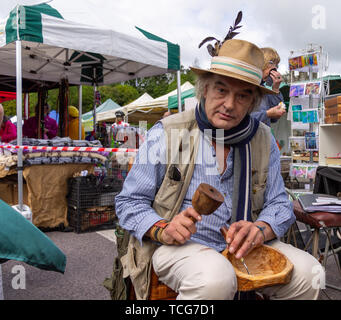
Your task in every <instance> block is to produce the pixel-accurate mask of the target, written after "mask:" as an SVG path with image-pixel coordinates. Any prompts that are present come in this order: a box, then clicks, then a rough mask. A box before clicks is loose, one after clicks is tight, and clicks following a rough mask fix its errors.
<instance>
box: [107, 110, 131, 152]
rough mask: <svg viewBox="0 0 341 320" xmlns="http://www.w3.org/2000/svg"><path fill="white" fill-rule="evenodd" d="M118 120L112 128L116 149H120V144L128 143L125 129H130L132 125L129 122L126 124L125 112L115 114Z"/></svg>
mask: <svg viewBox="0 0 341 320" xmlns="http://www.w3.org/2000/svg"><path fill="white" fill-rule="evenodd" d="M115 116H116V120H115V122H114V123H113V125H112V126H111V128H112V136H113V143H114V146H115V147H118V146H119V145H120V144H122V143H124V142H126V140H127V136H126V132H125V130H124V129H125V128H128V127H129V126H130V125H129V123H128V122H124V116H125V114H124V112H123V111H120V110H119V111H116V112H115Z"/></svg>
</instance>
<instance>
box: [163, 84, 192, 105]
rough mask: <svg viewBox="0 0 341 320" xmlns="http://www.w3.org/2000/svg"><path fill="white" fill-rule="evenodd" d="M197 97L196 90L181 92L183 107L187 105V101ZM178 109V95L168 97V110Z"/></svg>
mask: <svg viewBox="0 0 341 320" xmlns="http://www.w3.org/2000/svg"><path fill="white" fill-rule="evenodd" d="M191 97H195V88H192V89H189V90H186V91H184V92H181V105H183V104H184V103H185V99H187V98H191ZM177 108H178V95H177V94H175V95H173V96H170V97H168V109H177Z"/></svg>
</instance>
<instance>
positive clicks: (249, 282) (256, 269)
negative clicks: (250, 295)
mask: <svg viewBox="0 0 341 320" xmlns="http://www.w3.org/2000/svg"><path fill="white" fill-rule="evenodd" d="M222 254H223V255H224V256H225V257H226V258H227V259H229V261H230V262H231V263H232V266H233V268H234V270H235V272H236V276H237V281H238V291H252V290H257V289H261V288H265V287H269V286H274V285H278V284H286V283H289V282H290V280H291V276H292V271H293V268H294V266H293V264H292V263H291V262H290V261H289V259H288V258H287V257H286V256H285V255H284V254H283V253H281V252H280V251H278V250H276V249H274V248H272V247H269V246H267V245H262V246H260V247H257V248H255V249H253V250H252V251H251V252H250V253H249V254H248V255H247V256H246V257H244V261H245V263H246V265H247V267H248V269H249V272H250V275H249V274H248V273H247V271H246V269H245V267H244V266H243V264H242V262H241V261H240V260H239V259H236V258H235V255H234V254H230V253H229V252H228V250H227V249H225V250H224V251H223V252H222Z"/></svg>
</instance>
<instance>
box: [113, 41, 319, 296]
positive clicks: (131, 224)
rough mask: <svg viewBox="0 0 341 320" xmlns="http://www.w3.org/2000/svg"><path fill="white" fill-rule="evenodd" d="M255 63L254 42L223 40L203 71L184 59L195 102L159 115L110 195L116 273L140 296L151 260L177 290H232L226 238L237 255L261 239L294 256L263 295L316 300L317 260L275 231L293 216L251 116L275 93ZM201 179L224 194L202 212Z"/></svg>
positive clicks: (273, 156)
mask: <svg viewBox="0 0 341 320" xmlns="http://www.w3.org/2000/svg"><path fill="white" fill-rule="evenodd" d="M263 63H264V57H263V53H262V51H261V50H260V49H259V48H258V47H257V46H255V45H254V44H252V43H250V42H247V41H243V40H235V39H233V40H227V41H225V42H224V43H223V44H222V46H221V48H220V50H219V51H218V55H216V56H214V57H213V58H212V61H211V68H210V69H209V70H202V69H197V68H192V70H193V71H194V72H195V73H196V74H197V75H198V76H199V78H198V82H197V98H198V101H199V104H198V105H197V107H196V109H195V110H190V111H186V112H183V113H179V114H176V115H173V116H172V117H167V118H165V119H162V120H161V121H160V122H158V123H157V124H156V125H155V126H154V127H153V128H152V129H151V130H150V131H149V132H148V136H147V140H146V142H145V143H144V144H143V145H142V146H141V147H140V150H139V153H138V155H137V157H136V159H135V163H134V165H133V167H132V169H131V171H130V172H129V174H128V176H127V178H126V180H125V183H124V186H123V190H122V192H121V193H120V194H119V195H118V196H117V197H116V212H117V215H118V218H119V222H120V225H121V226H122V227H123V228H124V229H125V230H128V231H129V232H130V234H131V237H130V242H129V245H128V252H127V254H126V255H125V256H123V257H122V259H121V262H122V265H123V270H124V273H123V276H124V277H127V276H130V279H131V280H132V283H133V285H134V288H135V293H136V296H137V298H138V299H146V298H147V297H148V289H149V281H150V270H151V266H152V267H153V268H154V271H155V273H156V274H157V275H158V277H159V280H160V281H162V282H164V283H165V284H166V285H167V286H169V287H170V288H172V289H173V290H174V291H176V292H177V293H178V297H177V298H178V299H190V300H191V299H208V300H210V299H226V300H228V299H233V297H234V296H235V293H236V290H237V281H236V275H235V272H234V269H233V267H232V265H231V263H230V262H229V261H228V260H227V259H225V258H224V256H223V255H222V254H221V251H223V250H224V249H225V248H226V242H227V243H228V248H229V251H230V252H231V253H232V254H235V256H236V258H241V257H244V256H246V255H247V254H248V253H249V252H250V251H251V250H252V249H253V248H255V247H257V246H260V245H262V244H263V243H266V244H268V245H270V246H272V247H274V248H276V249H279V250H280V251H281V252H282V253H283V254H285V255H286V256H287V257H288V258H289V259H290V260H291V262H292V263H293V264H294V271H293V275H292V280H291V282H290V283H289V284H286V285H277V286H273V287H268V288H265V289H263V290H262V292H263V293H264V294H266V295H268V296H270V297H271V298H272V299H317V297H318V294H319V289H318V288H316V287H315V286H313V285H312V279H313V277H314V274H313V272H312V270H313V268H314V266H316V265H319V263H318V261H317V260H316V259H315V258H314V257H312V256H311V255H309V254H308V253H306V252H304V251H301V250H299V249H297V248H294V247H292V246H291V245H288V244H285V243H282V242H280V241H279V240H278V238H279V237H282V236H283V235H284V234H285V232H286V231H287V230H288V228H289V227H290V226H291V224H292V223H293V222H294V221H295V216H294V214H293V211H292V204H291V202H290V201H289V200H288V197H287V195H286V192H285V188H284V184H283V180H282V178H281V175H280V174H278V172H279V171H280V157H279V151H278V148H277V146H276V143H275V140H274V138H273V137H272V135H271V133H270V129H269V127H267V126H266V125H264V124H263V123H261V122H259V121H258V120H256V119H254V118H252V117H250V115H249V114H250V113H251V112H252V110H253V109H254V108H255V107H256V106H257V104H259V102H260V101H261V99H262V96H263V94H272V93H274V92H273V91H271V90H269V89H266V88H264V87H263V86H261V80H262V67H263ZM200 183H207V184H209V185H211V186H213V187H215V188H216V189H217V190H219V191H220V193H221V194H222V195H223V196H224V202H223V204H222V205H221V206H220V207H219V208H218V209H217V210H216V211H215V212H214V213H213V214H211V215H209V216H201V215H200V214H199V213H198V212H196V211H195V210H194V209H193V207H192V204H191V200H192V197H193V194H194V192H195V190H196V189H197V187H198V186H199V184H200ZM224 226H225V227H226V228H228V233H227V236H226V238H224V237H223V236H222V234H221V233H220V229H221V228H222V227H224ZM322 276H324V273H323V272H322Z"/></svg>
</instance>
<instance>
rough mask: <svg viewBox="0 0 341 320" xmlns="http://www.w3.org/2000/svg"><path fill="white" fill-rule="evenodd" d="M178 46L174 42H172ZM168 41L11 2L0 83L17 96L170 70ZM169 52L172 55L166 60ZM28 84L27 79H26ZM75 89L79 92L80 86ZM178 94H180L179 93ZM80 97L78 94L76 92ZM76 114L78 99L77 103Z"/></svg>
mask: <svg viewBox="0 0 341 320" xmlns="http://www.w3.org/2000/svg"><path fill="white" fill-rule="evenodd" d="M177 47H178V46H177ZM172 49H174V45H173V46H169V45H168V43H164V42H159V41H154V40H149V39H137V38H134V37H132V36H128V35H125V34H122V33H119V32H116V31H113V30H106V29H101V28H98V27H93V26H88V25H83V24H78V23H74V22H72V21H67V20H64V19H63V17H62V15H61V14H60V13H59V12H58V11H57V10H55V9H54V8H52V7H51V6H49V5H48V4H39V5H33V6H22V5H17V6H16V7H15V8H14V9H13V10H12V11H11V12H10V13H9V15H8V16H7V18H6V19H5V20H3V21H0V81H1V83H2V85H4V84H5V85H6V86H8V87H10V88H12V90H13V87H14V88H16V94H17V97H21V96H22V92H23V91H24V92H30V89H31V88H30V87H29V86H28V87H25V86H24V87H23V83H25V84H26V82H25V81H23V79H30V80H33V83H34V84H37V83H38V84H39V85H45V84H46V85H47V84H49V85H50V87H52V86H53V85H51V84H53V83H54V84H56V85H57V84H58V83H59V82H60V80H61V79H68V82H69V84H71V85H82V84H88V85H89V84H90V85H94V86H95V87H96V86H97V85H103V84H109V83H115V82H120V81H125V80H130V79H135V78H139V77H148V76H153V75H158V74H163V73H166V72H174V71H176V70H177V69H176V67H175V66H174V65H170V64H169V63H171V62H172V61H174V56H173V55H174V54H175V55H176V57H177V60H178V62H179V59H180V57H179V51H178V52H176V53H175V51H174V50H173V51H172ZM170 56H173V59H170ZM29 84H30V85H31V84H32V81H30V82H29ZM80 92H81V90H80ZM179 94H180V93H179ZM80 97H81V95H80ZM80 114H81V103H80ZM17 119H18V126H17V136H18V140H17V141H18V144H19V145H21V144H22V125H21V123H22V101H21V99H17ZM18 168H19V170H18V189H19V195H18V197H19V206H20V209H21V208H22V203H23V198H22V179H23V177H22V152H21V150H20V149H19V152H18Z"/></svg>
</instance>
